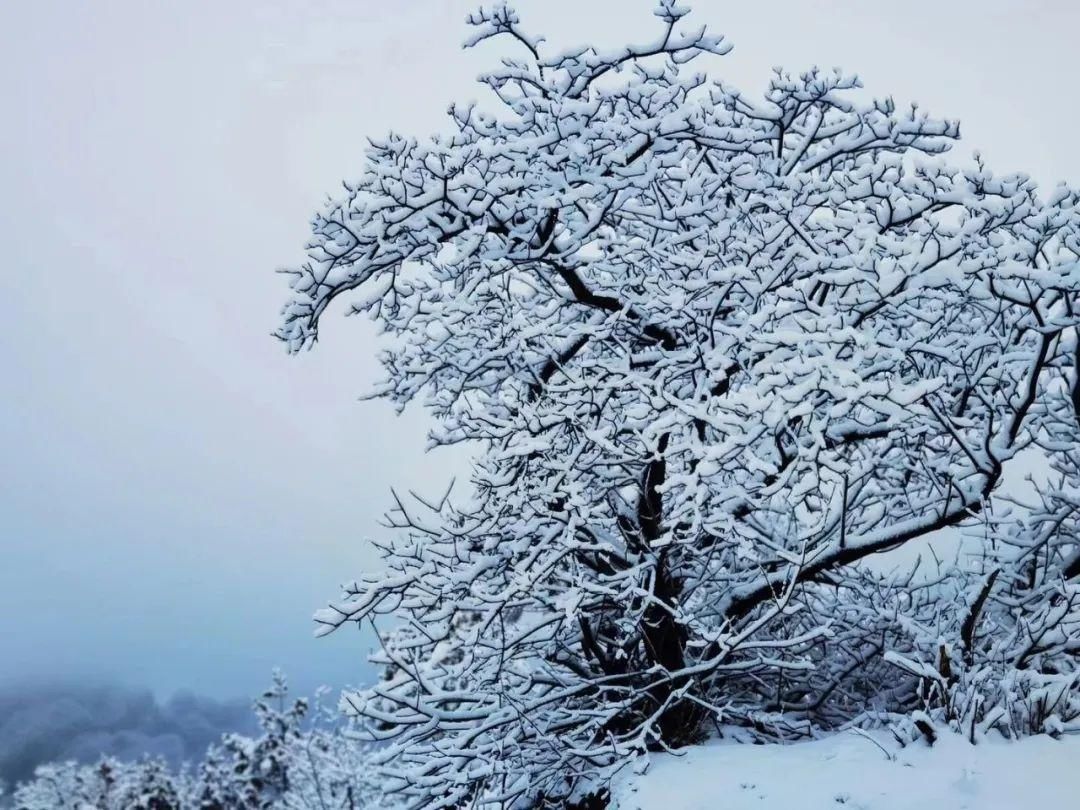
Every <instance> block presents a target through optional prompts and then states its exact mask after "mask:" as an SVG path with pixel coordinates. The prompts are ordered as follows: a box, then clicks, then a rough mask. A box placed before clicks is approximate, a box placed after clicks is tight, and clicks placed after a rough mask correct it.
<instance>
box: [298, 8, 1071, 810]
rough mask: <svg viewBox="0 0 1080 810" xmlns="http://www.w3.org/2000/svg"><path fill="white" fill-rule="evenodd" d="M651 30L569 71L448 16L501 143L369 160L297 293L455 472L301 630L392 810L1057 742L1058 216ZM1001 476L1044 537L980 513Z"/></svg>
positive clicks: (1029, 185) (780, 80)
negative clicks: (351, 660) (853, 746)
mask: <svg viewBox="0 0 1080 810" xmlns="http://www.w3.org/2000/svg"><path fill="white" fill-rule="evenodd" d="M655 14H656V17H657V18H658V25H657V29H658V30H657V36H656V38H655V39H653V40H652V41H649V42H644V43H640V44H631V45H627V46H625V47H619V48H616V49H613V50H604V49H601V48H597V47H581V48H573V49H570V50H566V51H562V52H558V51H556V50H553V49H550V48H549V47H548V45H547V43H545V42H544V41H543V40H542V38H540V37H536V36H533V35H531V34H529V33H527V32H526V29H525V28H523V27H522V24H521V22H520V20H519V18H518V16H517V15H516V14H515V13H514V12H513V11H512V10H511V9H509V8H508V7H505V6H500V7H498V8H496V9H492V10H481V11H480V12H478V13H476V14H474V15H472V16H471V17H470V18H469V23H470V25H471V26H472V31H473V33H472V35H471V37H470V38H469V40H468V41H467V43H466V44H467V45H469V46H472V45H478V44H480V43H482V42H484V41H486V40H498V41H502V42H505V43H507V51H506V52H507V54H513V55H506V56H504V57H503V58H502V59H501V61H500V62H499V63H498V64H497V66H496V67H495V68H494V69H493V70H492V71H491V72H489V73H486V74H484V75H482V76H481V77H480V81H481V82H482V83H483V84H484V85H485V86H486V87H487V88H489V89H490V90H491V91H492V93H493V97H494V99H495V101H496V109H495V111H494V112H492V111H489V110H488V109H486V108H481V107H479V106H476V105H456V106H453V107H452V108H451V109H450V116H449V126H448V129H447V131H446V132H445V133H443V134H441V135H437V136H434V137H430V138H426V139H421V138H413V137H408V136H404V135H399V134H391V135H388V136H386V137H384V138H381V139H376V140H372V141H371V144H370V148H369V149H368V153H367V168H366V170H365V172H364V174H363V175H362V176H361V177H360V178H359V179H358V180H356V181H354V182H349V183H346V185H345V193H344V195H342V196H341V197H339V198H338V199H335V200H333V201H332V202H330V203H329V204H328V205H327V207H326V208H325V210H323V211H322V212H321V213H319V214H318V215H317V216H316V217H315V218H314V221H313V238H312V240H311V242H310V244H309V246H308V260H307V262H305V263H304V264H302V265H301V266H299V267H296V268H294V269H291V270H289V271H288V272H289V274H290V277H291V288H292V294H291V297H290V299H289V301H288V303H287V305H286V306H285V308H284V311H283V317H282V322H281V326H280V328H279V331H278V336H279V337H280V338H281V339H282V340H283V341H284V342H285V343H286V344H287V345H288V347H289V349H290V350H293V351H296V350H299V349H301V348H304V347H306V346H309V345H311V344H312V343H313V342H314V341H315V340H316V337H317V334H318V325H319V320H320V318H321V317H322V316H323V315H324V313H325V312H326V310H327V308H328V307H329V306H330V304H331V303H332V302H333V301H335V300H336V299H338V298H339V297H347V298H349V300H350V306H351V311H352V312H355V313H364V314H367V315H368V316H369V317H371V318H372V319H374V320H375V321H376V322H377V324H378V326H379V328H380V330H381V331H382V333H383V334H384V336H385V340H384V342H383V349H382V351H381V354H380V358H381V361H382V365H383V367H384V369H385V372H386V374H385V379H384V381H383V382H382V383H381V384H380V385H379V386H378V387H377V388H376V389H375V390H374V391H373V392H371V395H372V396H376V397H382V398H385V399H388V400H390V401H392V402H394V403H396V404H398V405H399V406H404V405H405V404H407V403H409V402H412V401H414V400H420V401H421V402H422V403H423V404H424V405H425V406H426V407H427V408H428V409H429V410H430V412H431V413H432V414H433V415H434V416H435V417H436V420H437V427H436V429H435V431H434V433H433V436H432V438H433V441H434V442H436V443H456V442H470V443H472V444H474V445H475V446H476V447H477V448H478V449H479V457H478V460H477V462H476V464H475V468H474V470H473V473H472V480H471V487H470V489H469V491H468V492H465V493H461V494H460V497H457V498H455V497H453V495H454V493H447V495H446V496H445V497H443V498H441V499H437V500H435V501H431V500H427V501H425V500H419V499H418V500H417V501H416V502H415V503H414V502H405V501H398V502H397V503H396V506H395V509H394V510H393V511H392V512H391V519H392V523H393V525H394V526H395V527H397V528H398V529H401V530H402V531H398V532H393V533H392V534H391V536H389V537H388V538H386V539H385V540H382V541H380V542H379V547H380V549H381V550H382V553H383V555H384V559H385V564H386V570H385V571H380V572H377V573H372V574H370V575H367V576H365V577H364V578H362V579H361V580H360V581H358V582H356V583H354V584H353V585H352V586H351V587H349V588H348V589H346V592H345V594H344V595H343V596H342V598H341V599H339V600H337V601H335V602H333V603H332V605H331V606H330V607H329V608H327V609H326V610H323V611H321V612H320V613H319V614H318V616H317V621H318V622H319V624H320V628H321V632H329V631H332V630H333V629H335V628H337V627H339V626H341V625H342V624H345V623H347V622H366V621H370V622H371V623H372V624H373V626H376V628H377V630H378V631H379V633H380V639H381V641H382V650H381V652H380V654H379V656H378V660H379V661H380V662H381V663H383V664H385V665H386V677H385V678H384V679H383V680H381V681H380V682H378V683H377V684H375V685H374V686H372V687H371V688H369V689H367V690H366V691H361V692H358V693H355V694H350V695H348V696H347V704H348V706H349V708H350V710H351V711H352V712H353V713H354V714H356V715H357V716H359V717H360V718H362V719H364V720H366V722H367V723H368V731H369V733H370V734H371V735H372V736H373V737H374V738H376V739H379V740H386V741H390V743H389V744H388V745H387V746H385V747H384V748H382V749H380V754H379V757H380V759H381V761H382V762H383V763H384V767H385V772H386V775H387V778H388V779H390V780H391V782H390V784H391V786H392V788H393V789H395V790H398V791H400V792H401V793H403V794H404V795H405V796H407V797H408V798H409V799H410V801H411V802H412V803H413V804H414V805H415V806H417V807H432V808H434V807H459V806H464V805H466V804H471V803H474V802H476V803H479V804H502V805H508V804H510V803H512V802H517V801H528V802H531V803H534V804H541V803H543V802H544V801H571V800H575V801H576V800H582V799H583V798H584V797H585V796H587V795H590V794H592V795H599V792H601V791H602V789H603V785H604V781H605V779H606V778H607V777H608V776H610V774H611V773H612V772H613V771H614V770H615V769H617V768H618V767H621V766H623V765H624V764H625V763H626V762H627V761H629V760H631V759H632V758H633V757H634V756H635V755H638V754H641V753H642V752H646V751H649V750H656V749H664V748H674V747H678V746H681V745H685V744H688V743H692V742H695V741H697V740H700V739H701V738H703V736H705V735H706V734H709V733H733V734H737V735H749V736H754V737H758V738H761V737H773V738H777V737H778V738H790V737H794V736H799V735H813V734H816V733H820V732H823V731H827V730H829V729H835V728H838V727H841V726H844V725H845V724H872V723H880V722H897V718H900V717H902V718H907V719H908V720H909V721H910V724H911V727H912V728H913V729H916V732H913V733H921V734H924V735H927V736H928V737H930V736H932V734H933V730H932V728H933V725H934V724H935V723H940V722H946V723H951V724H953V725H955V726H957V727H963V728H964V729H965V730H967V729H970V733H971V735H972V737H973V738H974V737H975V735H976V731H977V729H978V730H979V733H984V732H985V731H987V730H989V729H991V728H998V729H1001V730H1003V731H1005V732H1007V733H1010V734H1022V733H1030V732H1041V731H1056V730H1060V729H1062V728H1065V727H1066V726H1068V725H1069V724H1074V725H1075V724H1076V723H1077V720H1076V718H1077V716H1078V715H1080V692H1078V687H1077V677H1078V676H1077V667H1076V651H1077V649H1078V648H1080V642H1078V641H1077V640H1076V639H1077V638H1078V636H1077V630H1078V626H1077V623H1078V621H1080V614H1078V613H1077V610H1076V607H1075V603H1076V601H1077V598H1078V596H1080V584H1078V582H1077V580H1078V578H1080V555H1078V553H1077V523H1076V520H1077V518H1076V513H1077V509H1078V508H1080V468H1078V466H1077V464H1078V462H1077V459H1078V458H1080V452H1078V450H1080V447H1078V438H1080V415H1078V414H1080V382H1078V379H1077V378H1078V374H1080V349H1078V343H1077V326H1078V310H1077V307H1078V303H1080V302H1078V299H1077V295H1078V291H1080V264H1078V262H1077V259H1078V257H1080V231H1078V224H1080V215H1078V211H1077V203H1078V198H1077V193H1076V192H1075V191H1073V190H1072V189H1069V188H1067V187H1064V186H1061V187H1058V188H1056V189H1054V190H1053V191H1052V192H1050V193H1049V194H1048V195H1047V196H1043V197H1040V196H1039V194H1038V193H1037V189H1036V187H1035V184H1034V183H1033V181H1032V180H1031V179H1030V178H1028V177H1026V176H1023V175H1007V176H998V175H995V174H993V173H992V172H991V171H990V170H989V169H988V168H987V167H986V166H985V165H984V164H983V162H982V161H981V160H976V161H974V162H973V163H971V164H970V165H962V166H954V165H950V164H949V163H948V162H946V161H945V160H944V158H943V157H942V155H943V154H944V153H945V152H947V151H948V150H949V149H950V147H951V146H952V145H953V144H954V143H955V142H956V140H957V139H958V137H959V128H958V125H957V124H956V123H955V122H953V121H948V120H944V119H938V118H934V117H932V116H930V115H928V114H927V113H925V112H924V111H922V110H920V109H919V108H918V107H917V106H916V105H910V106H903V105H898V104H897V103H895V102H894V101H893V100H892V99H891V98H880V99H872V98H869V97H867V96H866V95H865V93H863V92H862V90H861V83H860V81H859V79H858V78H857V77H856V76H854V75H849V74H845V73H842V72H835V71H822V70H818V69H816V68H813V69H810V70H807V71H806V72H803V73H798V74H789V73H787V72H784V71H780V70H778V71H776V72H775V73H774V75H773V76H772V77H771V78H770V79H769V81H768V85H767V87H766V89H765V93H764V96H763V97H760V98H758V97H752V96H748V95H744V94H743V93H741V92H740V91H739V90H737V89H734V88H732V87H729V86H727V85H726V84H724V83H723V82H719V81H711V80H709V79H708V78H707V77H706V75H704V74H703V73H699V72H695V71H693V70H691V67H692V66H696V65H698V64H701V63H702V62H703V61H705V60H706V59H711V58H712V57H720V56H723V55H724V54H726V53H727V52H728V51H729V50H730V45H729V44H728V42H727V41H726V40H725V39H724V38H723V37H721V36H716V35H713V34H711V33H710V32H709V31H708V30H707V29H706V28H704V27H700V28H693V27H690V26H688V25H687V20H686V19H685V17H686V14H687V11H686V9H684V8H681V7H679V6H677V5H676V4H675V3H674V2H673V0H661V2H660V3H659V4H658V6H657V8H656V11H655ZM695 60H696V61H695ZM1002 123H1003V125H1008V119H1007V117H1005V116H1004V115H1003V122H1002ZM1024 451H1032V452H1035V453H1037V454H1038V457H1039V458H1040V459H1041V460H1042V461H1043V462H1045V464H1046V465H1048V466H1049V467H1051V468H1052V469H1053V470H1054V475H1053V476H1051V477H1048V478H1047V480H1046V481H1045V482H1043V484H1042V485H1041V489H1040V503H1037V504H1019V505H1017V504H1012V503H1011V502H1010V501H1009V499H1008V498H1006V497H1002V493H1000V491H999V490H1000V484H1001V482H1002V477H1003V473H1004V470H1005V468H1006V466H1007V465H1008V464H1009V463H1010V461H1011V460H1013V459H1014V458H1016V456H1017V455H1018V454H1019V453H1021V452H1024ZM1006 494H1007V493H1006ZM949 527H958V528H959V529H961V530H962V532H964V533H967V534H968V535H970V536H969V537H967V538H966V539H965V540H963V541H960V542H958V543H957V544H956V548H955V552H954V553H951V554H950V555H949V557H948V559H945V560H944V561H943V560H938V561H937V562H936V564H927V563H926V561H925V560H924V559H922V558H920V560H921V561H920V562H916V555H915V554H914V553H912V552H904V553H897V550H898V549H910V548H911V547H912V546H913V545H914V544H918V543H923V542H924V541H925V540H927V539H928V538H931V537H933V536H935V533H937V532H939V531H940V530H942V529H945V528H949ZM890 555H891V556H890ZM871 560H873V564H869V563H870V561H871ZM890 560H898V562H889V561H890ZM958 605H959V610H958V609H957V606H958ZM384 616H389V617H392V618H393V619H394V621H395V623H394V625H393V626H392V627H391V628H386V627H383V626H382V625H381V624H380V623H379V621H377V620H379V619H380V617H384Z"/></svg>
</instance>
